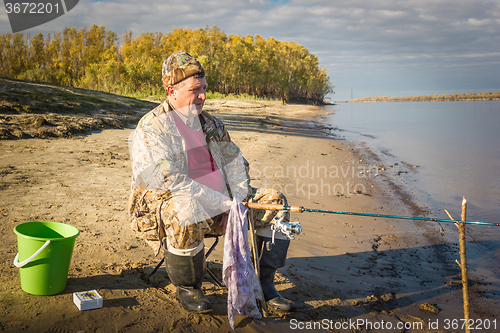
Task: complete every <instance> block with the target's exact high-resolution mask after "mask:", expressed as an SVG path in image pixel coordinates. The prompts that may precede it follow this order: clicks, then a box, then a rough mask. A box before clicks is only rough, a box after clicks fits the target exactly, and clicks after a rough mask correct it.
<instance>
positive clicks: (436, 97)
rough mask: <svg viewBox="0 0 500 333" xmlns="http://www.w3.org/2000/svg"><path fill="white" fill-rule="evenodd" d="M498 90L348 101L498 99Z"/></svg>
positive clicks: (366, 98)
mask: <svg viewBox="0 0 500 333" xmlns="http://www.w3.org/2000/svg"><path fill="white" fill-rule="evenodd" d="M498 100H500V92H483V93H480V94H476V93H475V92H474V93H470V94H465V93H463V94H445V95H428V96H401V97H387V96H377V97H361V98H354V99H350V100H349V103H370V102H451V101H498Z"/></svg>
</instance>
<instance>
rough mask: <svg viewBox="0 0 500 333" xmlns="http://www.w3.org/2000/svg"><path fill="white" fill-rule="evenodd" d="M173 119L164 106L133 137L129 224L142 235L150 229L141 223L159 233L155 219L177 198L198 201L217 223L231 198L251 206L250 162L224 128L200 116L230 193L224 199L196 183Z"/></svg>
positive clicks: (163, 104) (136, 130)
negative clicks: (138, 219)
mask: <svg viewBox="0 0 500 333" xmlns="http://www.w3.org/2000/svg"><path fill="white" fill-rule="evenodd" d="M173 117H174V115H173V112H172V111H171V110H170V108H169V106H168V103H167V102H164V103H162V104H160V105H159V106H158V107H156V108H155V109H153V110H151V111H150V112H148V113H147V114H146V115H144V116H143V117H142V119H141V120H140V121H139V123H138V125H137V128H136V129H135V131H134V132H133V134H132V137H131V142H130V159H131V163H132V176H133V179H132V185H131V197H130V202H129V218H130V222H131V224H132V228H133V229H135V230H136V231H137V232H139V233H141V232H143V231H146V230H144V229H147V228H148V227H147V226H144V228H142V227H141V226H140V225H139V226H137V223H136V222H138V221H136V220H137V218H139V217H141V220H145V221H148V222H146V224H151V225H150V226H149V228H155V229H157V223H156V222H155V220H156V218H155V217H154V215H155V214H156V213H159V212H158V211H157V210H158V209H161V206H162V204H163V203H164V202H165V201H166V200H168V199H170V198H171V197H173V196H182V197H191V198H194V199H196V200H197V201H198V202H199V203H200V204H201V205H202V206H203V209H204V210H205V211H206V213H207V214H209V215H210V217H213V216H216V215H218V214H220V210H219V207H220V205H221V203H222V202H223V200H224V198H225V196H229V197H230V198H237V199H238V200H240V201H246V200H247V199H248V197H249V196H250V194H251V187H250V185H249V181H250V177H249V175H248V171H249V168H248V162H247V161H246V160H245V159H244V157H243V155H242V153H241V150H240V149H239V148H238V146H236V144H234V143H233V142H232V141H231V138H230V136H229V133H228V132H227V131H226V129H225V127H224V125H223V123H222V122H221V121H220V120H218V119H217V118H215V117H213V116H211V115H210V114H208V113H206V112H205V111H203V112H202V114H201V115H200V116H199V118H200V122H201V126H202V129H203V132H204V133H205V138H206V142H207V147H208V150H209V152H210V154H211V156H212V159H213V161H214V163H215V165H216V166H217V168H218V169H219V170H220V171H221V174H222V177H223V179H224V180H225V182H226V187H227V189H228V192H227V193H225V195H224V194H222V193H219V192H217V191H214V190H212V189H211V188H209V187H207V186H205V185H202V184H200V183H198V182H196V181H194V180H192V179H190V178H189V177H188V175H187V173H188V157H187V152H186V145H185V142H184V138H183V137H182V136H181V135H180V133H179V130H178V129H177V126H176V125H175V121H174V118H173ZM146 198H149V199H146ZM146 205H147V207H146ZM155 211H157V212H155ZM148 214H149V215H150V216H148ZM144 215H146V216H144ZM139 224H141V223H139ZM141 229H143V230H141ZM160 238H161V237H160Z"/></svg>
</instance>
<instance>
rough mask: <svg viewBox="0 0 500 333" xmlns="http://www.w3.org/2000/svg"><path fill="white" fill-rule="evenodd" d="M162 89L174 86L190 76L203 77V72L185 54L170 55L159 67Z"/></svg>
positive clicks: (201, 68)
mask: <svg viewBox="0 0 500 333" xmlns="http://www.w3.org/2000/svg"><path fill="white" fill-rule="evenodd" d="M161 74H162V79H161V80H162V82H163V87H164V88H165V89H167V87H168V86H170V85H174V84H176V83H178V82H181V81H182V80H184V79H187V78H188V77H190V76H193V75H196V76H197V77H204V76H205V70H204V69H203V67H202V66H201V64H200V62H199V61H198V60H196V59H195V58H193V57H192V56H191V55H190V54H189V53H187V52H177V53H172V54H171V55H170V56H169V57H168V59H167V60H165V61H164V62H163V64H162V66H161Z"/></svg>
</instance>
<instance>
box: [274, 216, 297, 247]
mask: <svg viewBox="0 0 500 333" xmlns="http://www.w3.org/2000/svg"><path fill="white" fill-rule="evenodd" d="M284 218H285V217H284V216H281V218H279V217H277V216H276V217H275V218H274V219H273V220H272V221H271V230H272V232H273V236H272V242H271V244H274V235H275V234H276V232H281V234H282V235H283V236H286V237H288V238H289V239H295V235H300V233H301V232H302V227H301V226H300V222H299V221H296V222H295V221H294V222H283V219H284Z"/></svg>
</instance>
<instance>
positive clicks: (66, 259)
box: [14, 221, 80, 295]
mask: <svg viewBox="0 0 500 333" xmlns="http://www.w3.org/2000/svg"><path fill="white" fill-rule="evenodd" d="M14 232H15V233H16V234H17V248H18V251H19V253H18V254H17V255H16V257H15V258H14V265H15V266H16V267H19V273H20V276H21V288H22V289H23V290H24V291H25V292H27V293H30V294H33V295H55V294H58V293H60V292H61V291H63V290H64V288H66V280H67V279H68V270H69V264H70V263H71V256H72V254H73V247H74V246H75V240H76V237H77V236H78V235H79V234H80V230H78V229H77V228H75V227H73V226H71V225H69V224H64V223H59V222H50V221H34V222H26V223H21V224H19V225H17V226H16V227H15V228H14Z"/></svg>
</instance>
